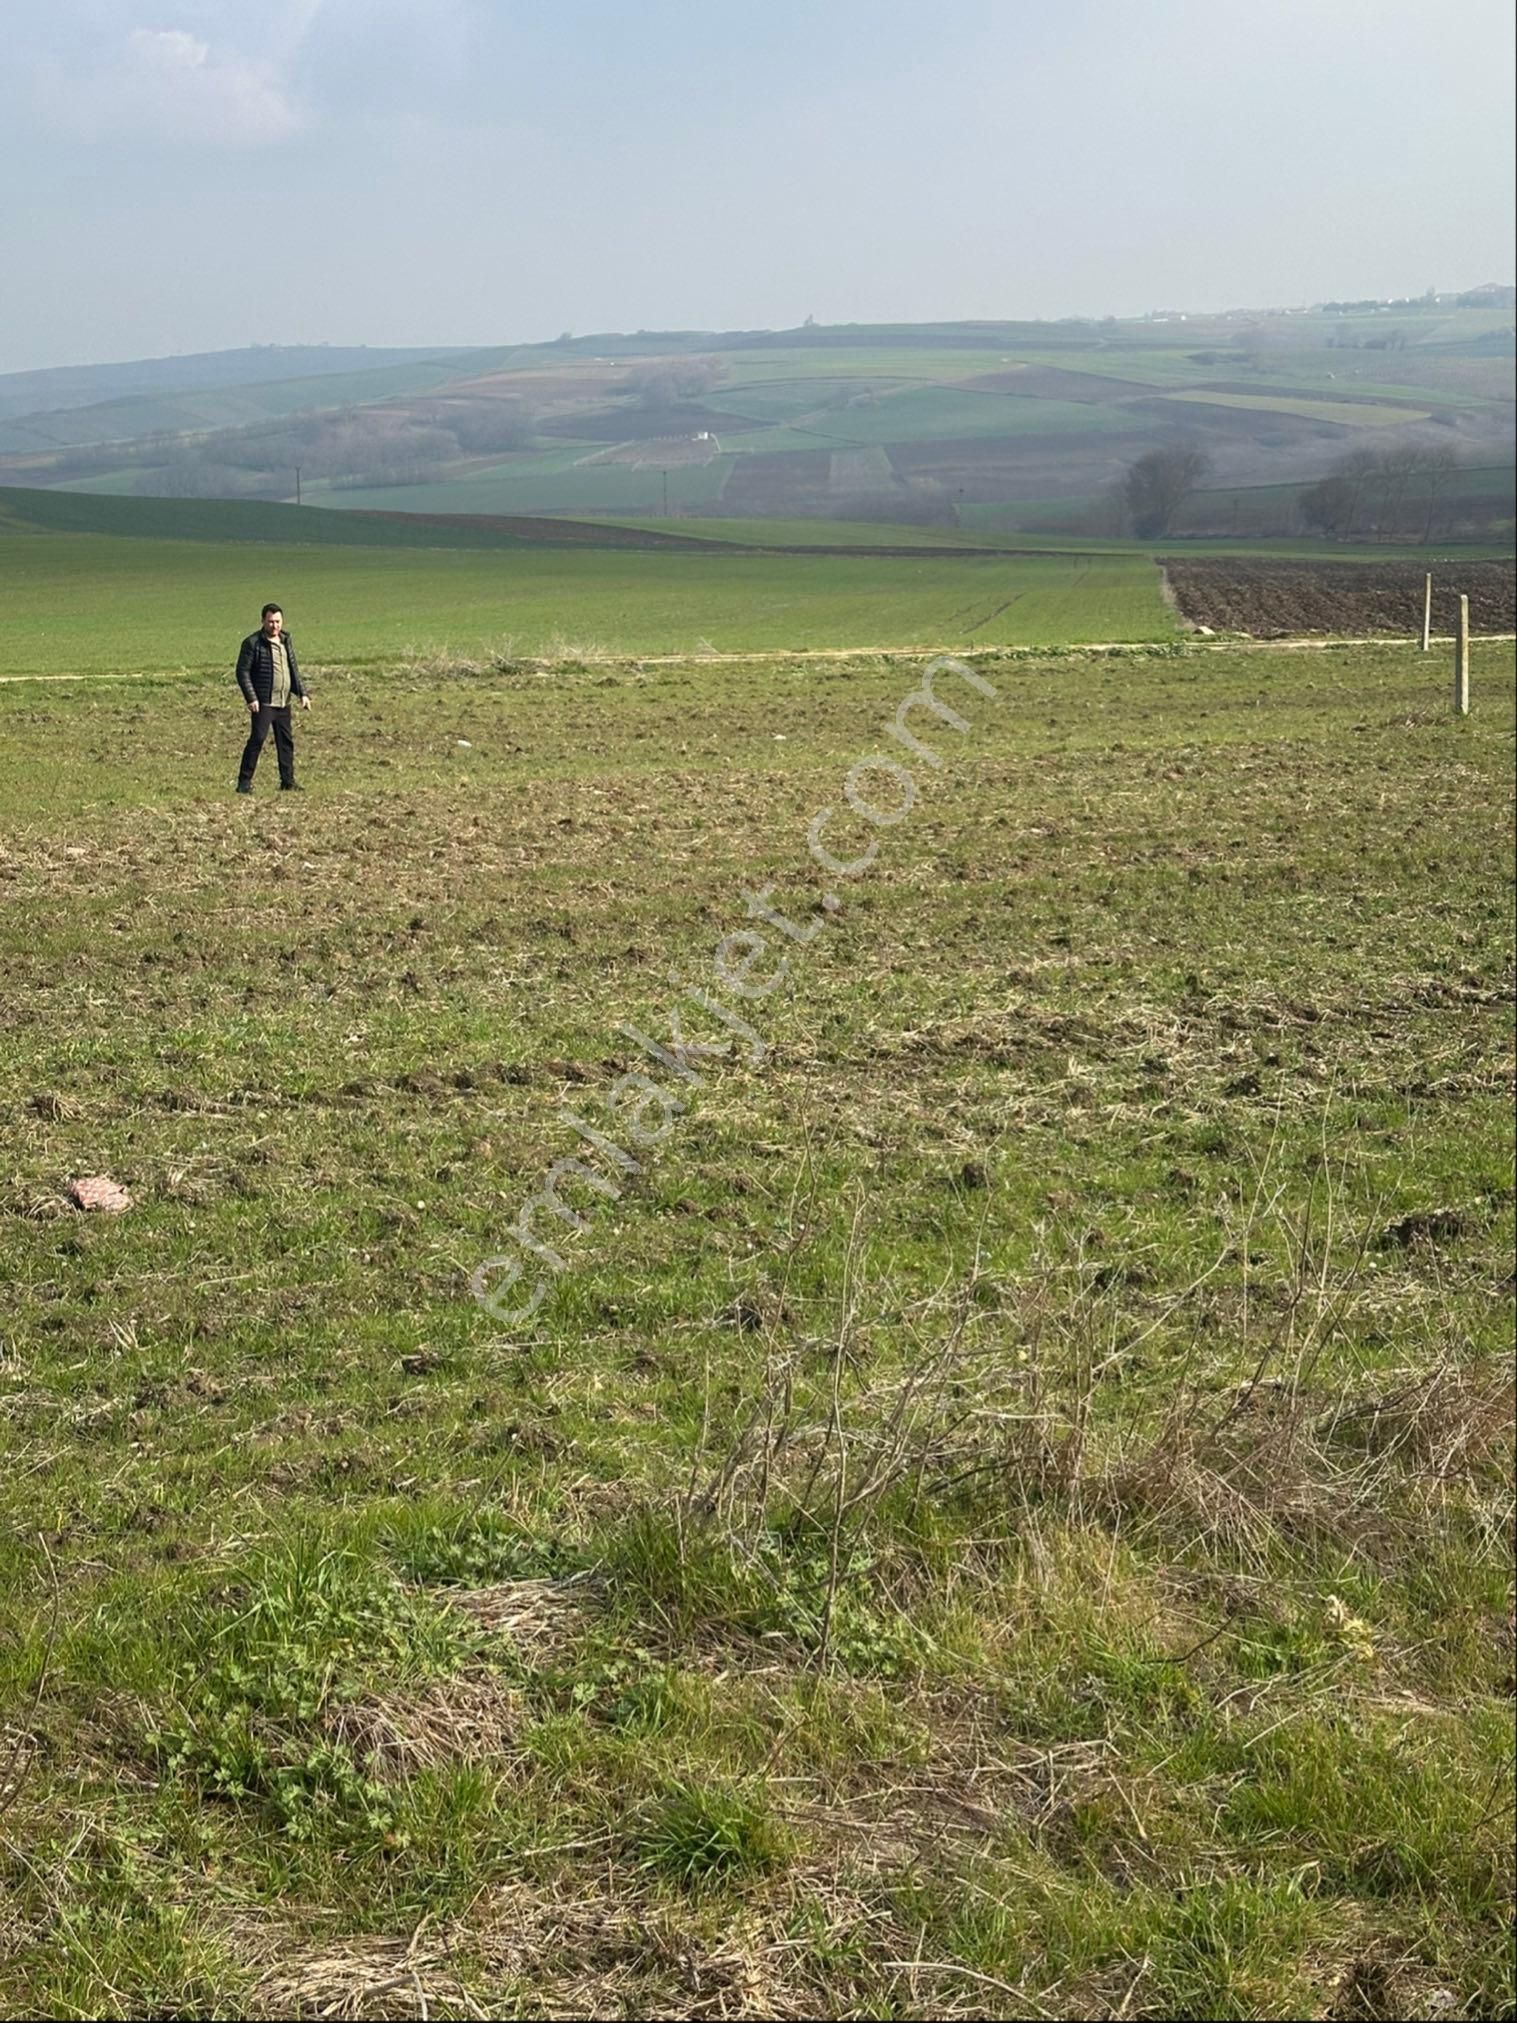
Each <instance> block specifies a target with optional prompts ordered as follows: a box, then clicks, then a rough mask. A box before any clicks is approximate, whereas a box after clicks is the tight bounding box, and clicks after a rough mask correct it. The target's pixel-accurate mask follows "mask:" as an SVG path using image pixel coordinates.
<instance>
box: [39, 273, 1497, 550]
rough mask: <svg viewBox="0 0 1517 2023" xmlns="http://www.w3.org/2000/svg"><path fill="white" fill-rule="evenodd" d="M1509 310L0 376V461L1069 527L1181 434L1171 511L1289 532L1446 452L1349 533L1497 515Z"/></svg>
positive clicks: (614, 506)
mask: <svg viewBox="0 0 1517 2023" xmlns="http://www.w3.org/2000/svg"><path fill="white" fill-rule="evenodd" d="M1510 326H1511V319H1510V313H1509V312H1508V311H1505V310H1502V309H1500V308H1493V309H1485V308H1479V307H1469V306H1458V305H1453V304H1450V305H1447V306H1445V307H1432V308H1430V307H1429V305H1426V304H1421V305H1410V306H1408V307H1407V308H1406V310H1405V313H1404V314H1403V315H1401V316H1400V318H1399V320H1398V318H1397V316H1395V315H1394V314H1389V313H1388V312H1386V311H1381V310H1377V311H1369V312H1364V313H1357V314H1348V315H1344V314H1336V313H1334V314H1329V313H1326V312H1309V313H1302V314H1298V315H1292V316H1283V315H1281V316H1268V315H1262V316H1258V317H1252V318H1205V317H1198V318H1190V319H1184V320H1181V321H1174V320H1143V321H1138V322H1124V323H1118V322H1115V321H1109V322H1104V323H1100V324H1097V323H1078V322H1073V323H1042V324H957V325H941V326H921V327H918V328H901V327H871V326H864V325H861V326H856V327H847V328H839V329H824V328H809V329H804V330H799V331H789V332H753V331H750V332H728V333H716V334H710V333H707V334H692V333H688V332H683V333H680V332H670V333H651V334H643V335H640V336H637V337H625V336H612V335H605V336H596V337H587V338H579V339H569V340H561V341H560V342H558V343H556V344H552V345H537V346H521V347H517V348H515V349H512V350H508V351H496V352H476V353H462V354H459V353H454V354H447V355H443V354H439V355H438V356H436V357H434V358H432V359H425V358H418V357H416V356H414V355H410V354H407V355H404V356H403V357H401V358H400V359H398V360H397V361H396V362H395V363H385V364H380V363H376V364H375V365H374V366H373V367H371V368H370V369H369V370H368V371H367V372H358V373H357V374H354V373H351V372H349V373H346V374H344V373H341V372H334V373H331V374H328V375H326V376H324V377H313V376H311V375H310V374H309V373H307V374H306V376H304V377H299V378H292V379H290V380H288V381H283V382H279V381H276V382H274V383H272V384H265V385H257V386H248V385H243V384H239V385H237V386H233V387H229V388H227V389H225V390H223V391H222V392H220V393H218V392H217V390H216V389H214V388H209V389H208V388H206V387H205V386H203V385H198V384H197V385H196V386H194V387H193V388H192V389H190V390H187V391H185V392H184V393H182V394H180V395H174V394H172V393H170V392H168V391H167V390H164V389H157V390H155V391H154V392H153V393H152V394H151V395H149V394H147V393H140V394H135V395H133V396H130V397H128V398H126V399H122V398H120V397H119V396H118V397H117V398H116V399H114V400H111V401H106V402H102V403H97V404H95V405H94V406H90V405H88V404H85V405H83V406H79V405H75V406H71V407H69V408H67V409H61V410H56V411H46V410H44V411H41V412H35V413H10V414H7V412H6V406H7V403H6V398H5V387H6V383H5V382H4V381H3V380H0V483H12V484H16V485H29V486H38V485H41V486H51V485H61V486H66V487H72V488H80V489H84V490H99V491H105V492H107V493H122V494H127V495H139V496H140V495H159V494H169V495H173V494H176V493H178V494H189V495H195V494H196V493H197V492H198V493H200V494H203V495H207V496H219V497H226V496H233V497H235V496H248V497H258V498H263V499H270V500H281V499H293V498H294V496H295V494H296V490H297V488H298V489H299V491H300V496H301V498H302V499H303V500H304V501H305V502H306V503H308V504H319V505H321V506H324V507H329V508H332V509H345V510H359V511H364V510H375V509H377V510H383V511H397V510H399V511H418V512H424V513H457V514H466V515H475V516H478V515H484V516H490V515H499V514H527V515H533V514H545V513H557V514H569V515H575V516H584V515H594V514H616V515H622V516H630V517H652V516H660V517H665V518H668V517H671V516H673V517H677V518H680V519H682V520H696V521H699V520H704V519H713V518H714V519H720V518H723V517H739V518H752V517H755V516H774V517H779V518H794V517H797V516H816V517H821V518H836V519H840V520H845V521H848V520H859V519H868V520H875V521H881V522H890V523H901V522H908V523H916V524H919V525H924V526H949V527H952V526H970V525H972V526H974V527H975V528H976V529H977V530H978V531H980V532H982V533H985V532H990V531H1002V532H1007V531H1018V530H1020V531H1024V532H1025V531H1033V530H1036V531H1044V532H1046V531H1050V529H1051V528H1052V527H1055V526H1062V527H1063V529H1064V531H1070V532H1082V533H1086V534H1094V533H1101V532H1113V531H1118V529H1117V528H1116V527H1115V526H1114V525H1113V524H1111V494H1112V488H1113V487H1114V485H1115V484H1116V483H1117V482H1118V481H1119V480H1120V478H1121V476H1122V473H1123V472H1124V471H1125V470H1126V468H1127V467H1128V466H1129V465H1130V464H1131V463H1132V462H1133V461H1134V460H1135V459H1136V458H1138V457H1140V456H1142V455H1143V454H1144V453H1145V452H1146V451H1149V450H1152V449H1154V448H1155V447H1159V446H1163V445H1165V444H1170V443H1173V442H1175V441H1185V442H1189V443H1193V444H1194V445H1196V446H1198V447H1200V448H1201V449H1203V450H1204V452H1205V455H1206V458H1207V466H1208V467H1207V472H1206V476H1205V480H1204V482H1203V484H1202V485H1201V486H1200V488H1199V489H1198V491H1197V492H1196V494H1195V496H1193V497H1192V498H1190V499H1188V500H1187V501H1186V503H1185V505H1184V508H1183V510H1182V511H1181V512H1180V514H1179V515H1178V516H1177V518H1176V520H1175V522H1174V525H1173V527H1172V529H1171V530H1170V531H1173V532H1178V533H1193V534H1194V533H1200V534H1209V535H1213V536H1214V535H1217V534H1220V533H1231V534H1233V535H1249V534H1252V535H1260V536H1270V537H1275V538H1278V537H1280V536H1282V535H1288V534H1290V533H1293V532H1299V531H1300V530H1301V528H1302V526H1303V525H1304V522H1303V521H1302V520H1301V518H1300V511H1299V503H1298V502H1299V495H1300V492H1301V490H1302V489H1303V488H1304V487H1306V486H1308V485H1310V484H1311V483H1313V482H1315V481H1316V480H1319V479H1321V478H1322V477H1323V476H1324V475H1325V474H1327V473H1328V472H1330V471H1331V470H1333V469H1334V468H1335V467H1336V465H1337V464H1338V463H1339V462H1341V460H1343V459H1344V458H1346V457H1351V456H1352V455H1353V454H1354V453H1355V452H1356V451H1363V450H1366V449H1370V450H1373V451H1374V452H1376V453H1386V452H1389V453H1391V454H1393V455H1395V454H1399V453H1401V452H1420V453H1423V454H1424V455H1426V456H1429V457H1431V458H1432V460H1433V466H1434V467H1439V468H1441V464H1440V460H1441V463H1443V464H1446V465H1447V467H1448V468H1447V470H1446V471H1444V472H1443V473H1442V475H1440V476H1439V477H1438V478H1437V480H1436V483H1434V484H1433V485H1432V489H1431V490H1429V482H1430V481H1427V480H1425V479H1422V478H1418V477H1416V476H1412V477H1410V478H1409V479H1408V480H1402V481H1399V482H1398V484H1397V485H1396V486H1395V487H1394V488H1393V491H1394V497H1393V500H1392V501H1390V502H1388V503H1386V504H1385V505H1384V506H1382V507H1381V508H1378V509H1374V510H1369V509H1367V511H1366V514H1365V524H1366V528H1367V529H1369V530H1370V531H1372V532H1373V533H1374V535H1375V537H1376V538H1379V539H1382V540H1385V539H1392V538H1396V537H1398V536H1402V537H1404V536H1406V535H1408V534H1409V533H1414V532H1415V533H1419V534H1421V533H1424V532H1425V534H1426V536H1427V537H1429V538H1431V537H1432V536H1433V535H1434V534H1436V535H1438V536H1439V537H1442V538H1453V537H1465V538H1469V537H1473V538H1477V539H1480V538H1484V539H1488V540H1489V539H1492V538H1509V537H1510V531H1511V526H1512V500H1511V489H1512V488H1511V475H1512V468H1513V442H1514V438H1513V420H1512V414H1513V410H1512V398H1511V393H1512V388H1511V327H1510ZM1388 346H1389V347H1390V348H1387V347H1388ZM301 363H302V364H303V365H304V364H308V360H307V359H306V358H305V357H304V355H302V356H301ZM212 369H213V368H212V366H210V365H205V366H203V367H202V368H201V371H202V374H203V373H204V372H209V371H211V370H212ZM228 369H229V370H230V367H229V368H228ZM249 369H251V368H249ZM265 369H266V370H270V371H272V370H275V369H276V367H275V365H274V364H272V363H271V364H269V365H267V366H266V367H265ZM41 397H44V396H43V395H42V394H41V393H40V392H39V390H38V389H36V388H33V389H32V390H31V394H30V398H32V399H34V400H35V399H37V398H41ZM17 398H18V399H19V398H22V396H20V395H18V396H17ZM134 402H135V403H136V405H135V406H134V404H133V403H134ZM299 468H303V476H302V477H301V478H299V479H298V478H297V476H296V472H297V469H299Z"/></svg>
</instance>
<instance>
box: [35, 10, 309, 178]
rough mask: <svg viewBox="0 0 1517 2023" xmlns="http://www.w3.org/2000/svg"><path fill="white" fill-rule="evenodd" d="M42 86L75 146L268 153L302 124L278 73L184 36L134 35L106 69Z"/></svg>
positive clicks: (48, 78)
mask: <svg viewBox="0 0 1517 2023" xmlns="http://www.w3.org/2000/svg"><path fill="white" fill-rule="evenodd" d="M41 82H42V99H43V108H44V111H45V112H46V113H47V115H48V117H49V119H50V121H51V123H52V124H53V125H54V126H56V127H58V128H60V129H61V130H62V131H63V132H65V133H67V134H69V135H70V136H71V137H72V138H73V139H75V140H84V141H118V140H135V141H141V142H146V143H149V144H152V143H155V142H156V143H159V144H167V145H172V146H190V147H216V148H234V149H248V148H263V147H273V146H277V145H278V144H279V143H280V142H281V141H285V140H288V139H289V138H290V136H291V135H292V134H293V133H295V132H296V131H297V130H298V129H299V127H300V125H301V124H302V121H301V118H300V115H299V112H298V111H297V109H296V107H295V105H294V104H293V103H292V101H291V99H290V97H289V95H288V94H287V92H286V91H285V89H284V86H283V84H282V83H281V80H280V77H279V74H278V71H277V70H276V68H275V67H274V65H272V64H270V63H268V62H265V61H263V60H261V59H259V58H256V57H250V56H244V55H242V54H241V53H240V52H239V51H237V50H234V49H217V48H214V47H213V46H212V45H211V44H210V43H209V42H205V41H202V39H201V38H200V37H199V36H198V35H191V34H190V33H189V32H188V31H187V30H185V29H182V28H134V29H132V31H131V32H130V34H129V35H127V37H126V39H125V41H124V42H123V43H122V44H120V45H119V46H118V48H117V50H116V52H115V54H114V57H113V58H112V59H111V60H110V61H108V62H107V63H106V64H105V65H104V66H103V67H101V68H99V69H96V70H94V71H92V72H90V73H89V74H88V75H87V76H84V77H69V76H66V75H65V74H63V73H62V72H61V71H59V70H58V69H56V68H54V69H50V70H49V71H47V72H46V73H44V76H43V78H42V81H41Z"/></svg>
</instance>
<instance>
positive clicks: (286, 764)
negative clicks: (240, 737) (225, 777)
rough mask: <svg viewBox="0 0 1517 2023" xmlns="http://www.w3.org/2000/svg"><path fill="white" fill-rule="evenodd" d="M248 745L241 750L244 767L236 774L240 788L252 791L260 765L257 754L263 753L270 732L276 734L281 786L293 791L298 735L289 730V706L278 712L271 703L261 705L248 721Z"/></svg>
mask: <svg viewBox="0 0 1517 2023" xmlns="http://www.w3.org/2000/svg"><path fill="white" fill-rule="evenodd" d="M248 726H249V727H248V741H247V743H246V744H245V745H244V746H243V748H242V764H241V766H240V767H239V768H238V771H237V784H238V786H239V787H251V786H252V784H253V768H254V767H255V766H256V765H257V764H258V754H259V753H260V752H261V751H262V750H263V744H264V739H265V738H267V736H268V734H269V732H270V731H272V732H273V733H274V753H275V756H276V757H277V758H278V760H279V784H280V786H281V787H293V786H294V784H295V734H294V732H293V731H292V730H291V729H290V706H289V704H288V703H286V704H285V706H284V708H283V709H275V708H274V707H273V706H272V705H271V704H270V703H266V702H261V703H260V704H259V705H258V707H257V709H256V710H254V711H253V712H252V714H251V716H250V717H249V719H248Z"/></svg>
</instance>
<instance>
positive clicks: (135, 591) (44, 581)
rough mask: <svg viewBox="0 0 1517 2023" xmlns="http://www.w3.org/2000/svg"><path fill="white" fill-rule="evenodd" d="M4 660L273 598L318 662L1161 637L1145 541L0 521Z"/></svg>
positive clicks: (143, 659)
mask: <svg viewBox="0 0 1517 2023" xmlns="http://www.w3.org/2000/svg"><path fill="white" fill-rule="evenodd" d="M0 574H3V576H4V580H5V584H6V598H5V602H6V655H5V670H4V671H5V672H6V673H9V674H29V673H39V674H44V673H50V674H79V673H89V672H107V671H127V672H133V671H136V670H140V669H163V668H180V667H183V668H204V667H211V666H215V665H218V664H220V663H224V662H226V661H227V660H228V658H229V656H230V657H233V658H234V657H235V653H236V647H237V642H238V640H239V639H240V637H241V636H242V634H243V633H244V632H246V631H248V630H250V629H251V628H252V627H253V626H254V625H255V624H256V622H257V616H258V609H259V606H260V605H261V604H262V603H263V602H264V600H265V598H269V597H274V598H278V599H279V600H280V601H281V602H282V603H283V605H284V607H285V610H286V612H287V614H288V621H289V626H290V630H291V631H292V632H293V633H294V634H295V635H296V636H297V639H298V643H299V646H300V650H301V652H302V653H303V654H304V655H305V656H306V657H307V658H308V659H309V660H310V661H312V662H313V663H314V662H318V661H322V662H332V661H353V660H358V661H385V660H394V659H396V658H397V657H402V656H407V655H409V656H412V657H417V658H436V657H444V658H446V657H448V656H462V657H476V658H477V657H489V656H491V655H510V654H513V653H514V654H522V655H530V654H542V653H547V652H552V653H556V654H558V655H559V657H563V656H564V655H566V654H573V655H578V656H579V657H587V656H592V655H604V654H608V653H621V654H669V653H692V652H695V651H696V650H697V649H702V650H704V649H705V648H708V647H709V648H712V649H715V650H717V651H720V652H743V651H748V650H753V649H763V650H776V649H779V650H785V649H798V648H822V647H831V648H837V647H848V646H861V645H870V646H914V645H920V646H925V647H953V646H969V645H974V644H980V645H1015V644H1028V643H1033V642H1041V641H1046V640H1058V641H1063V642H1065V643H1076V642H1080V641H1100V640H1145V639H1150V640H1151V639H1167V638H1171V637H1173V636H1174V621H1173V620H1172V618H1171V617H1170V614H1169V612H1168V611H1167V610H1166V608H1165V606H1164V604H1163V602H1162V599H1161V596H1160V589H1159V576H1158V572H1157V570H1156V569H1155V568H1154V566H1153V564H1152V562H1151V561H1149V560H1148V559H1147V558H1146V557H1143V556H1139V555H1112V556H1099V557H1091V556H1088V555H1087V556H1081V555H1072V556H1059V555H1048V556H1008V557H1007V558H1006V559H1005V560H1004V561H1002V560H987V559H982V558H980V557H974V556H961V555H954V554H953V553H952V552H951V551H945V553H944V555H943V557H942V559H941V560H939V559H937V558H934V557H927V558H920V557H915V556H914V557H910V558H906V559H890V558H887V557H879V556H873V555H860V556H853V557H850V556H847V555H844V556H834V555H817V556H808V555H800V556H794V557H791V556H781V555H743V554H734V553H731V552H730V550H724V549H723V548H722V547H721V546H719V545H715V544H713V549H712V552H711V553H710V554H699V553H697V554H674V553H661V552H657V551H651V552H646V551H641V550H633V551H631V552H627V553H623V552H618V551H615V550H591V551H588V552H575V551H571V550H565V549H549V548H517V549H511V550H501V551H498V552H494V553H488V552H478V551H471V550H468V549H442V548H439V549H425V550H421V549H411V548H370V547H351V548H347V547H344V548H339V547H335V546H320V547H293V546H291V547H281V546H277V545H272V544H270V545H261V546H259V547H257V548H256V549H251V550H250V549H247V548H244V547H243V546H241V545H238V544H232V543H227V544H217V543H212V542H207V541H178V540H173V539H168V538H164V539H159V540H146V539H136V540H134V539H130V538H121V537H112V536H107V535H96V534H52V533H40V532H5V531H4V530H0Z"/></svg>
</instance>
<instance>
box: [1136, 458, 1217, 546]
mask: <svg viewBox="0 0 1517 2023" xmlns="http://www.w3.org/2000/svg"><path fill="white" fill-rule="evenodd" d="M1209 469H1210V460H1209V458H1208V457H1207V455H1206V452H1205V451H1204V450H1200V449H1197V448H1195V446H1194V445H1193V444H1190V443H1171V444H1170V445H1169V446H1168V447H1167V448H1164V449H1158V450H1148V451H1147V452H1146V453H1145V454H1144V455H1143V456H1141V457H1139V458H1138V460H1137V462H1136V463H1135V464H1131V465H1129V466H1128V470H1127V475H1126V477H1125V478H1124V479H1123V480H1122V499H1123V503H1124V504H1125V506H1126V508H1127V512H1128V517H1129V518H1130V519H1131V521H1132V526H1133V532H1134V533H1135V534H1137V535H1139V536H1140V537H1141V538H1143V539H1145V540H1151V539H1153V538H1155V537H1156V536H1158V535H1161V534H1167V533H1168V532H1169V530H1170V528H1171V527H1172V526H1173V525H1174V523H1175V515H1176V514H1177V513H1178V512H1179V510H1180V508H1181V507H1182V506H1183V505H1184V503H1185V501H1186V500H1187V499H1188V498H1189V496H1190V494H1191V493H1192V492H1193V491H1194V490H1195V488H1196V486H1197V485H1198V484H1199V483H1200V482H1201V480H1202V478H1203V477H1204V476H1205V475H1206V473H1207V471H1208V470H1209Z"/></svg>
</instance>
